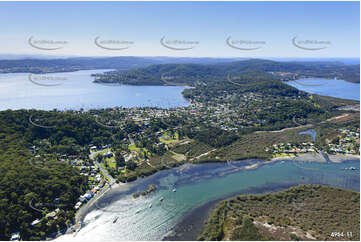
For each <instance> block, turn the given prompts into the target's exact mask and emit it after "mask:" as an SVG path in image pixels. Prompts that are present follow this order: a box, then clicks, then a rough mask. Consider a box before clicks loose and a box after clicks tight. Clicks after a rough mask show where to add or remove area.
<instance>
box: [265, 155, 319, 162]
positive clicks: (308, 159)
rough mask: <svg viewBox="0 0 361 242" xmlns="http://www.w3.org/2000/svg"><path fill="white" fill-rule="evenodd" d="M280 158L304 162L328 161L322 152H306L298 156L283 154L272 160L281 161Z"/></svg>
mask: <svg viewBox="0 0 361 242" xmlns="http://www.w3.org/2000/svg"><path fill="white" fill-rule="evenodd" d="M280 160H285V161H286V160H292V161H302V162H326V160H325V158H324V157H323V156H322V154H320V153H306V154H302V155H297V156H294V155H292V156H281V157H276V158H273V159H272V160H271V161H272V162H273V161H280Z"/></svg>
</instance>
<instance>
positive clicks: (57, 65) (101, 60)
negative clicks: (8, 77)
mask: <svg viewBox="0 0 361 242" xmlns="http://www.w3.org/2000/svg"><path fill="white" fill-rule="evenodd" d="M237 59H239V58H186V57H135V56H121V57H73V58H56V59H49V57H47V59H45V58H23V59H13V58H11V59H7V60H6V59H3V60H0V73H12V72H30V73H51V72H65V71H69V72H70V71H77V70H89V69H116V70H128V69H134V68H140V67H146V66H149V65H154V64H165V63H203V64H214V63H222V62H230V61H235V60H237Z"/></svg>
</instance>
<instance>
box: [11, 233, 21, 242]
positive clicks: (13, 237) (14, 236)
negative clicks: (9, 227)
mask: <svg viewBox="0 0 361 242" xmlns="http://www.w3.org/2000/svg"><path fill="white" fill-rule="evenodd" d="M20 239H21V237H20V232H14V233H11V238H10V240H11V241H20Z"/></svg>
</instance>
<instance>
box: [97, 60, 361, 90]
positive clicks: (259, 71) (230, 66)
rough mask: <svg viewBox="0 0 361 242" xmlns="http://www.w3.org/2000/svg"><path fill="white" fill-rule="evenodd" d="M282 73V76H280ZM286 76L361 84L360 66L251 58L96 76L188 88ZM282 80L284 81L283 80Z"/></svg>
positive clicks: (99, 79)
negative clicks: (240, 79)
mask: <svg viewBox="0 0 361 242" xmlns="http://www.w3.org/2000/svg"><path fill="white" fill-rule="evenodd" d="M280 73H281V74H280ZM283 74H285V75H288V77H287V78H289V79H288V80H293V79H297V78H298V77H305V76H310V77H311V76H312V77H322V78H329V79H333V78H335V77H336V78H338V79H344V80H347V81H352V82H359V81H360V71H359V65H344V64H342V63H337V62H330V63H324V62H315V63H307V64H305V63H303V62H300V63H297V62H276V61H270V60H261V59H250V60H243V61H236V62H224V63H217V64H208V65H204V64H163V65H151V66H148V67H145V68H137V69H131V70H126V71H113V72H107V73H104V74H97V75H94V76H95V77H96V80H95V82H98V83H121V84H128V85H189V86H195V85H196V84H197V83H198V82H206V83H207V82H209V81H214V80H225V79H226V78H231V79H233V78H237V76H245V75H246V76H249V75H267V76H268V77H269V78H270V79H273V78H275V79H280V76H282V77H283ZM282 80H285V78H283V79H282Z"/></svg>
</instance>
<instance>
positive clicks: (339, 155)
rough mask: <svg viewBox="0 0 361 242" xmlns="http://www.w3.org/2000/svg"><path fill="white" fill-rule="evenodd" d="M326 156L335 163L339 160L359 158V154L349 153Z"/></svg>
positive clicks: (339, 161)
mask: <svg viewBox="0 0 361 242" xmlns="http://www.w3.org/2000/svg"><path fill="white" fill-rule="evenodd" d="M328 157H329V158H330V160H331V161H332V162H335V163H341V162H344V161H348V160H360V156H359V155H349V154H346V155H343V154H338V155H328Z"/></svg>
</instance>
